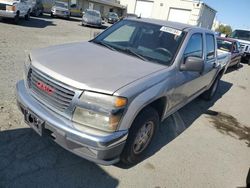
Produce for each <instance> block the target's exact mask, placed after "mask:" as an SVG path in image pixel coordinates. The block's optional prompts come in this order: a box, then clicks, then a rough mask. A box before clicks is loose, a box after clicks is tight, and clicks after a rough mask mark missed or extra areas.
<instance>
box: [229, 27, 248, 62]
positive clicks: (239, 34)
mask: <svg viewBox="0 0 250 188" xmlns="http://www.w3.org/2000/svg"><path fill="white" fill-rule="evenodd" d="M231 37H232V38H234V39H236V40H238V41H239V42H240V44H241V48H242V50H243V53H244V54H243V60H244V61H245V62H247V63H248V64H250V31H248V30H240V29H236V30H235V31H233V33H232V35H231Z"/></svg>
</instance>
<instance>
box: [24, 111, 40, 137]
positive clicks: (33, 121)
mask: <svg viewBox="0 0 250 188" xmlns="http://www.w3.org/2000/svg"><path fill="white" fill-rule="evenodd" d="M24 120H25V122H26V123H27V124H28V125H29V126H30V127H31V128H32V129H33V130H34V131H35V132H36V133H37V134H39V135H40V136H42V135H43V129H44V121H43V120H42V119H41V118H40V117H38V116H37V115H36V114H34V113H33V112H31V111H30V110H24Z"/></svg>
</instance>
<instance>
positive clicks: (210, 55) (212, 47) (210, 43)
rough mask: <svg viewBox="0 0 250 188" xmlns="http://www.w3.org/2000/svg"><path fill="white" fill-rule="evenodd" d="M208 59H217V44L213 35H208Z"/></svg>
mask: <svg viewBox="0 0 250 188" xmlns="http://www.w3.org/2000/svg"><path fill="white" fill-rule="evenodd" d="M206 48H207V51H206V57H207V60H210V59H214V58H215V42H214V36H213V35H211V34H206Z"/></svg>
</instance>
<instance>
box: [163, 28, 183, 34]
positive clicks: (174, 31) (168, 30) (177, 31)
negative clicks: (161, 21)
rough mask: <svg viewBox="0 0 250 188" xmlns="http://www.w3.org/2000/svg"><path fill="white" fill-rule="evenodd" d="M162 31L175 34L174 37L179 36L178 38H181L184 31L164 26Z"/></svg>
mask: <svg viewBox="0 0 250 188" xmlns="http://www.w3.org/2000/svg"><path fill="white" fill-rule="evenodd" d="M160 31H163V32H167V33H171V34H174V35H177V36H180V35H181V33H182V31H180V30H177V29H173V28H171V27H166V26H162V27H161V29H160Z"/></svg>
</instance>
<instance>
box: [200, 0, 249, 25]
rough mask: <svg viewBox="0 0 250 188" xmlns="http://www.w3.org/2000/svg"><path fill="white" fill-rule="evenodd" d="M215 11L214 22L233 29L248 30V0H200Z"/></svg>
mask: <svg viewBox="0 0 250 188" xmlns="http://www.w3.org/2000/svg"><path fill="white" fill-rule="evenodd" d="M202 1H203V2H204V3H206V4H207V5H209V6H210V7H212V8H214V9H215V10H216V11H217V14H216V20H218V21H220V22H221V23H223V24H228V25H230V26H231V27H232V28H233V29H250V0H202Z"/></svg>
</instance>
